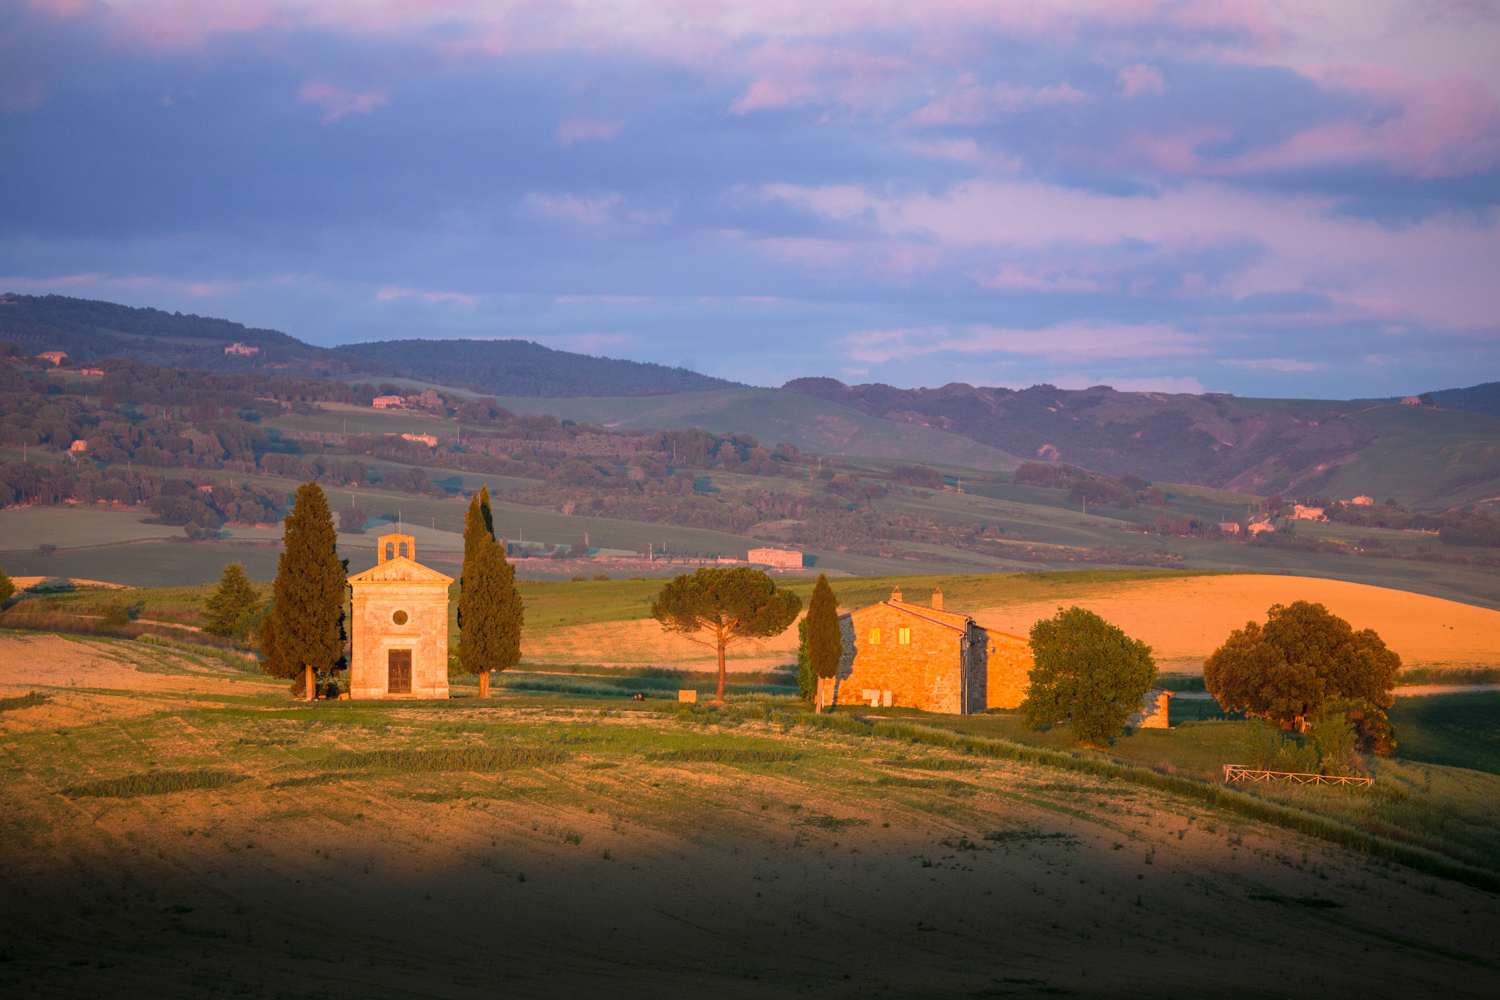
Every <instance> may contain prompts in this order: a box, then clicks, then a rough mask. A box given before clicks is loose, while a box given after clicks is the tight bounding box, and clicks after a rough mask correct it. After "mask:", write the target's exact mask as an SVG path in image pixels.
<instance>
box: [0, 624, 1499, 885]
mask: <svg viewBox="0 0 1500 1000" xmlns="http://www.w3.org/2000/svg"><path fill="white" fill-rule="evenodd" d="M141 645H143V644H140V643H114V644H113V647H114V648H116V649H118V650H120V651H121V655H137V656H138V657H139V658H141V659H142V661H143V666H146V667H147V668H149V669H153V670H168V671H170V669H171V668H170V666H163V665H156V666H151V665H150V664H165V663H167V662H168V661H169V659H170V655H171V651H170V650H165V649H153V650H147V649H138V647H140V646H141ZM695 680H696V679H695ZM678 683H681V682H680V681H678V680H677V679H675V678H670V677H658V678H651V677H622V676H613V677H586V676H560V675H542V674H535V673H521V672H518V673H515V674H507V675H502V676H501V678H500V679H499V681H498V682H497V684H496V685H495V688H494V690H495V695H496V697H494V698H492V699H490V700H489V701H480V700H478V699H477V698H474V697H472V696H470V694H471V693H470V691H469V689H468V688H467V687H466V686H463V685H460V686H459V688H458V694H459V696H457V697H455V698H453V699H450V700H448V701H442V702H436V701H427V702H423V701H415V702H413V701H403V702H314V703H305V702H293V701H289V700H288V698H287V696H286V695H285V693H284V691H283V690H281V688H280V685H279V684H278V683H276V682H267V683H264V684H259V685H251V686H248V687H247V688H246V693H245V694H242V695H234V696H218V697H205V696H202V695H193V694H189V693H186V692H185V693H183V694H182V695H180V696H178V699H177V700H178V701H179V703H178V704H174V698H173V696H172V695H171V694H170V692H168V693H165V694H163V693H161V692H153V693H152V694H151V695H150V697H151V699H152V700H153V703H154V704H156V705H158V706H159V707H158V709H157V711H155V712H154V713H152V714H149V715H145V716H138V717H135V718H128V719H120V720H116V721H112V722H111V723H110V724H109V725H95V724H83V725H75V726H70V727H66V728H64V729H55V728H53V729H47V730H38V731H32V732H13V733H11V734H9V735H7V737H6V744H7V747H6V749H7V757H8V760H9V761H10V764H11V766H10V767H9V768H8V769H7V770H6V772H5V774H4V775H0V787H4V786H5V785H6V784H8V783H10V782H14V781H17V780H23V779H22V777H21V776H23V775H24V780H27V781H36V782H40V783H41V784H42V785H43V786H45V787H49V788H53V789H55V790H58V791H60V792H61V793H62V794H64V795H68V796H72V797H78V798H93V797H122V796H123V797H137V796H143V795H156V794H164V793H171V792H182V791H188V792H191V791H193V790H195V789H197V790H206V789H216V790H218V791H219V792H226V791H227V792H231V793H234V790H236V789H249V790H251V791H256V792H257V793H258V792H259V791H261V790H269V791H270V792H272V793H285V794H287V795H304V794H310V793H311V791H316V790H317V789H320V788H328V789H332V790H335V791H338V790H342V791H341V792H340V794H344V793H348V792H353V793H355V794H356V795H382V794H385V795H397V796H405V797H416V798H422V799H423V800H424V801H444V800H446V799H455V800H457V799H478V800H495V799H513V798H517V797H521V798H528V799H529V798H533V797H535V796H538V795H541V796H544V797H546V798H547V799H548V800H549V801H559V799H558V797H559V796H560V797H561V799H560V800H561V801H574V800H575V799H576V798H577V797H578V796H583V795H586V794H587V792H586V785H587V782H586V780H585V777H586V775H587V774H588V773H589V772H590V771H592V770H599V769H603V768H626V769H631V770H632V771H633V772H634V773H639V774H642V775H647V774H649V773H650V769H651V768H652V767H655V766H659V765H660V764H664V763H671V764H675V765H681V764H684V763H687V764H693V765H694V766H732V767H747V768H775V769H782V770H783V771H785V769H792V770H793V771H794V772H795V774H796V775H797V776H798V779H799V781H801V782H802V783H803V784H804V785H805V789H804V792H805V795H804V797H803V799H802V801H803V802H808V803H814V802H817V801H820V800H822V799H825V798H827V797H828V796H830V795H832V794H842V793H845V792H847V791H848V790H850V789H858V790H859V793H860V794H861V795H868V796H870V797H872V800H873V801H874V802H875V803H876V804H877V808H878V803H879V801H880V800H881V799H882V798H885V797H892V801H897V800H900V801H906V800H905V799H904V798H903V797H905V796H913V795H919V796H930V795H937V796H938V797H939V798H942V797H943V796H947V797H949V799H950V800H951V801H954V802H958V803H961V802H962V801H963V800H964V798H965V797H966V796H972V795H974V794H976V792H977V791H978V790H979V789H977V788H976V787H975V785H974V784H973V782H974V780H975V778H977V777H979V776H981V775H982V774H983V773H984V771H985V768H986V767H988V766H990V764H989V763H988V762H987V760H986V755H987V754H988V755H990V756H998V757H1001V758H1009V759H1024V756H1022V757H1020V758H1017V756H1016V755H1017V753H1018V752H1021V751H1025V749H1026V748H1028V747H1031V748H1036V749H1037V750H1038V751H1052V752H1054V753H1055V754H1058V755H1060V756H1056V757H1054V758H1045V759H1046V760H1055V761H1056V762H1057V763H1056V765H1053V764H1045V765H1044V766H1042V768H1041V770H1039V771H1038V772H1036V773H1037V774H1038V776H1042V775H1047V774H1054V775H1055V777H1054V778H1051V779H1047V780H1051V781H1052V782H1054V784H1055V785H1056V787H1057V788H1059V789H1063V788H1066V789H1073V790H1074V791H1075V792H1076V790H1077V787H1076V786H1077V780H1078V778H1079V775H1077V774H1074V773H1070V772H1078V771H1088V769H1089V768H1092V767H1094V766H1095V763H1094V762H1097V763H1098V764H1099V765H1107V766H1108V767H1112V768H1115V770H1114V771H1110V772H1108V773H1109V774H1113V775H1114V779H1113V780H1109V779H1108V778H1106V780H1105V783H1104V785H1096V787H1095V788H1094V790H1092V791H1091V792H1090V793H1089V797H1087V798H1086V799H1082V800H1077V801H1076V802H1075V801H1074V800H1075V799H1077V797H1076V795H1075V796H1074V799H1070V800H1068V801H1069V802H1070V803H1073V804H1071V805H1068V808H1093V807H1095V806H1098V807H1101V808H1104V809H1105V810H1106V811H1108V810H1109V809H1119V808H1125V807H1126V804H1127V803H1129V802H1130V801H1132V800H1133V799H1134V798H1136V797H1138V796H1140V795H1141V794H1143V792H1144V791H1145V790H1146V789H1148V788H1153V787H1156V786H1158V785H1160V787H1162V788H1167V787H1171V788H1177V787H1178V786H1177V785H1170V786H1169V785H1165V784H1161V783H1162V782H1164V781H1176V782H1179V783H1180V782H1187V784H1183V785H1181V788H1182V789H1187V790H1191V789H1192V788H1200V789H1202V796H1203V797H1204V798H1205V801H1209V802H1212V801H1216V800H1215V798H1214V797H1215V796H1217V795H1218V794H1219V793H1218V792H1216V791H1214V789H1215V788H1216V787H1217V785H1216V783H1215V780H1214V779H1215V778H1216V777H1217V776H1218V774H1219V773H1220V768H1221V767H1222V765H1223V764H1224V763H1233V762H1237V759H1238V758H1239V756H1240V747H1241V744H1242V742H1243V740H1244V731H1245V724H1244V723H1242V722H1237V721H1205V722H1183V723H1179V724H1178V726H1177V728H1175V729H1172V730H1150V731H1145V730H1143V731H1137V732H1134V733H1131V734H1129V735H1126V736H1122V737H1120V738H1118V739H1117V740H1115V741H1114V743H1113V744H1112V745H1111V746H1109V747H1107V748H1104V749H1103V750H1099V751H1086V750H1078V749H1076V748H1074V747H1072V745H1071V744H1070V743H1069V741H1068V738H1067V734H1066V733H1065V732H1064V731H1061V730H1057V729H1054V730H1049V731H1045V732H1032V731H1028V730H1026V729H1024V728H1023V727H1022V726H1021V724H1020V720H1019V718H1018V716H1017V715H1015V714H1014V713H994V714H988V715H984V716H975V717H952V716H935V715H929V714H924V713H916V712H909V711H900V710H874V711H872V710H867V709H862V708H844V709H840V710H839V711H838V712H837V713H834V714H833V715H831V716H822V717H818V716H812V715H809V714H806V712H805V710H804V709H802V708H800V707H799V706H798V705H797V704H795V703H793V702H792V701H791V699H790V698H789V696H788V695H787V694H786V692H785V688H782V687H780V686H775V685H741V686H739V687H741V688H743V690H735V691H733V694H734V695H735V698H734V701H733V703H732V704H731V706H730V707H729V708H728V709H726V710H722V711H719V710H714V709H711V708H709V707H708V706H706V705H701V704H700V705H697V706H679V705H675V704H670V703H669V702H668V701H666V700H664V699H666V698H669V697H670V691H671V690H672V689H673V688H674V687H675V685H677V684H678ZM689 686H694V687H698V688H699V689H700V690H701V689H702V686H701V685H700V684H697V683H693V682H690V683H689ZM638 691H640V692H645V693H648V694H649V695H650V696H651V700H649V701H647V702H645V703H641V702H633V701H631V700H629V699H630V696H631V695H632V694H634V693H636V692H638ZM38 693H39V694H40V695H42V696H46V695H47V693H48V691H46V690H39V691H38ZM119 693H120V694H127V693H128V692H119ZM1421 701H1423V703H1424V707H1423V709H1422V710H1421V711H1419V712H1417V713H1416V714H1415V715H1414V716H1411V717H1408V716H1407V715H1402V714H1401V713H1400V712H1398V713H1397V716H1396V717H1397V720H1398V721H1397V735H1398V739H1400V740H1401V741H1402V745H1403V747H1418V748H1420V747H1421V746H1422V744H1423V741H1424V740H1425V741H1428V743H1429V744H1430V745H1432V746H1436V745H1438V743H1439V742H1440V743H1441V744H1442V749H1441V750H1440V751H1439V752H1440V753H1443V754H1447V755H1449V756H1450V757H1454V758H1457V757H1462V756H1463V754H1465V753H1466V752H1468V751H1467V750H1466V749H1465V747H1471V748H1472V747H1476V746H1482V745H1484V744H1485V743H1486V741H1488V743H1489V749H1488V750H1487V751H1482V752H1483V753H1489V754H1491V755H1493V740H1494V738H1495V731H1496V730H1495V727H1494V725H1493V724H1492V723H1488V722H1486V719H1492V718H1493V717H1494V708H1495V706H1496V704H1497V700H1496V699H1494V698H1492V699H1491V700H1490V701H1489V702H1488V703H1483V702H1477V701H1476V702H1473V703H1472V704H1468V703H1466V702H1464V701H1463V700H1461V699H1460V700H1452V699H1421ZM1439 703H1442V704H1441V705H1440V704H1439ZM1431 706H1438V707H1436V708H1434V707H1431ZM16 710H17V711H28V710H30V708H29V707H19V708H17V709H16ZM517 713H520V714H519V715H518V714H517ZM871 723H879V725H875V726H874V728H873V729H872V727H871ZM913 724H914V725H913ZM815 734H816V735H817V739H816V740H814V741H811V742H809V741H808V740H806V739H805V738H804V737H806V736H809V735H815ZM944 734H947V735H944ZM950 737H952V738H960V737H961V738H967V739H969V740H970V741H971V742H970V744H964V743H962V741H961V740H960V742H958V743H953V744H952V746H951V747H949V748H947V749H944V747H945V746H946V744H945V741H948V742H950V743H951V742H952V740H951V739H950ZM788 738H790V739H791V740H793V741H794V743H793V744H791V745H789V744H788V743H787V739H788ZM1434 741H1437V742H1434ZM1465 741H1467V742H1465ZM981 745H982V746H981ZM350 748H355V749H353V750H351V749H350ZM966 748H967V749H966ZM1007 748H1012V749H1007ZM981 749H982V750H984V752H983V753H980V752H979V751H980V750H981ZM955 754H956V756H955ZM1490 760H1491V761H1493V756H1491V758H1490ZM699 762H701V763H699ZM1476 762H1477V761H1473V760H1471V762H1470V766H1468V767H1462V766H1457V765H1456V764H1454V763H1435V762H1427V761H1420V760H1413V759H1412V758H1410V757H1408V756H1405V755H1403V756H1400V757H1397V758H1396V759H1394V760H1380V759H1374V760H1371V762H1370V767H1371V768H1372V770H1373V772H1374V774H1375V776H1376V778H1377V781H1376V785H1375V786H1374V788H1373V789H1369V790H1360V789H1347V788H1302V787H1291V788H1288V787H1283V786H1251V787H1247V788H1245V789H1243V790H1242V792H1243V794H1242V795H1241V797H1240V798H1238V799H1234V800H1233V802H1240V803H1247V805H1243V806H1234V809H1239V810H1240V811H1246V810H1249V812H1247V815H1256V816H1258V817H1260V818H1266V816H1270V817H1272V821H1273V822H1281V823H1284V825H1291V827H1292V828H1293V829H1302V830H1304V831H1308V832H1311V831H1314V830H1317V829H1321V827H1318V826H1317V824H1318V823H1325V824H1326V822H1327V821H1328V820H1336V821H1337V822H1338V823H1340V824H1343V826H1342V827H1340V828H1339V829H1344V830H1353V831H1363V832H1361V833H1359V836H1362V837H1368V836H1370V835H1375V836H1377V837H1379V838H1385V839H1382V840H1381V843H1395V842H1393V841H1390V840H1389V838H1391V837H1394V838H1396V841H1398V842H1400V843H1403V844H1406V845H1416V846H1418V847H1425V848H1428V849H1431V850H1433V851H1436V852H1437V853H1438V855H1445V856H1447V857H1449V858H1453V859H1457V860H1458V861H1461V862H1463V863H1465V864H1469V865H1474V866H1478V867H1480V868H1483V869H1486V870H1488V871H1489V872H1492V873H1493V872H1496V871H1500V776H1497V775H1496V774H1492V773H1487V772H1486V771H1485V770H1482V769H1479V768H1478V767H1475V766H1474V763H1476ZM1491 766H1492V764H1491ZM892 767H899V768H903V769H905V770H906V773H907V774H908V775H913V774H915V777H901V776H893V775H892V774H891V773H890V770H889V769H890V768H892ZM932 771H937V772H950V773H943V774H941V775H939V776H937V777H930V778H929V777H927V776H925V775H924V774H923V772H932ZM1086 780H1093V781H1095V782H1097V779H1086ZM1028 787H1031V788H1032V790H1033V791H1036V790H1038V789H1040V788H1044V787H1045V788H1050V787H1053V785H1043V786H1035V787H1032V786H1028ZM303 789H307V790H310V792H308V793H304V792H303V791H301V790H303ZM318 794H320V795H321V794H323V793H321V792H320V793H318ZM311 801H318V800H317V799H314V800H311ZM674 801H675V800H670V799H668V800H667V801H666V803H663V802H660V801H658V802H656V803H655V806H654V807H658V808H668V809H673V808H684V809H687V808H692V807H690V806H688V805H686V804H681V805H675V804H673V802H674ZM1256 801H1261V802H1264V803H1266V804H1267V808H1268V809H1270V810H1271V811H1270V812H1269V813H1265V812H1264V811H1263V812H1261V813H1256V812H1254V810H1255V808H1258V807H1254V806H1253V803H1254V802H1256ZM1231 804H1232V803H1231ZM1205 808H1206V811H1207V813H1208V815H1209V817H1210V818H1212V817H1213V815H1214V813H1215V810H1216V807H1213V806H1208V807H1205ZM1278 810H1279V811H1278ZM811 812H817V810H810V814H811ZM946 814H951V813H946ZM1226 819H1227V820H1229V821H1230V822H1235V821H1236V820H1235V818H1234V816H1233V815H1232V810H1231V812H1230V813H1226V814H1224V815H1223V816H1222V817H1221V818H1219V819H1218V820H1216V821H1215V822H1223V821H1224V820H1226ZM1341 836H1342V835H1341ZM1407 849H1409V848H1406V847H1394V846H1393V847H1391V848H1390V850H1392V851H1397V852H1399V851H1400V850H1407ZM1434 863H1436V862H1434Z"/></svg>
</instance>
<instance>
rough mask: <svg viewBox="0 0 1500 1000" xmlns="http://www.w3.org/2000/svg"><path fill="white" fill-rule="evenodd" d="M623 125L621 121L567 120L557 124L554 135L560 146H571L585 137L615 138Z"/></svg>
mask: <svg viewBox="0 0 1500 1000" xmlns="http://www.w3.org/2000/svg"><path fill="white" fill-rule="evenodd" d="M623 127H624V126H623V123H621V122H607V121H567V122H562V123H561V124H559V125H558V126H557V131H556V132H555V133H554V137H555V138H556V139H557V144H558V145H559V146H571V145H573V143H575V142H583V141H584V140H585V139H613V138H614V137H615V136H617V135H619V134H620V129H621V128H623Z"/></svg>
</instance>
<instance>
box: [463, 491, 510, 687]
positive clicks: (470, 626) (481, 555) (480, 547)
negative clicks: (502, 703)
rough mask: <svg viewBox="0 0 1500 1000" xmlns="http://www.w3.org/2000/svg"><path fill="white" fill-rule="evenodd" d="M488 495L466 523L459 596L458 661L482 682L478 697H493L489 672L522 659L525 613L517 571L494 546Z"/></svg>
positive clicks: (478, 498)
mask: <svg viewBox="0 0 1500 1000" xmlns="http://www.w3.org/2000/svg"><path fill="white" fill-rule="evenodd" d="M494 523H495V522H494V515H493V514H492V512H491V510H490V491H489V488H488V487H480V490H479V492H478V493H476V494H475V495H474V498H473V499H472V500H470V501H469V513H468V515H467V516H466V517H465V519H464V568H463V573H462V574H461V576H460V578H459V580H460V583H459V585H460V588H461V589H460V591H459V596H458V659H459V662H460V663H461V664H463V668H464V669H465V670H466V671H468V672H469V673H471V674H475V675H477V676H478V677H479V696H480V697H481V698H488V697H489V695H490V672H491V671H494V670H505V669H506V668H508V667H513V666H515V665H516V664H517V663H518V662H520V659H521V623H522V620H523V617H524V609H523V607H522V604H521V595H520V592H519V591H517V590H516V571H515V567H513V566H511V564H510V562H509V560H507V559H506V558H505V552H504V550H503V549H501V548H500V543H499V542H497V541H495V529H494Z"/></svg>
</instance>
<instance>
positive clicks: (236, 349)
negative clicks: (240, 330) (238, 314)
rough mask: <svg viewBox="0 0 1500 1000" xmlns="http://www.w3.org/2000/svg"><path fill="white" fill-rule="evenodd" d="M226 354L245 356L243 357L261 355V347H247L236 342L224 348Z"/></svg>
mask: <svg viewBox="0 0 1500 1000" xmlns="http://www.w3.org/2000/svg"><path fill="white" fill-rule="evenodd" d="M224 353H225V354H243V355H246V356H247V357H248V356H249V355H251V354H259V353H260V348H259V347H246V346H245V345H244V344H242V343H240V342H239V341H238V340H236V341H235V342H234V343H232V344H230V345H229V346H228V347H226V348H224Z"/></svg>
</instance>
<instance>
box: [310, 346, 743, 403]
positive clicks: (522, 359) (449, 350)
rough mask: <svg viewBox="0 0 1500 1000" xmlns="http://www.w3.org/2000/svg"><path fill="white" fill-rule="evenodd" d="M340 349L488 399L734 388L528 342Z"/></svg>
mask: <svg viewBox="0 0 1500 1000" xmlns="http://www.w3.org/2000/svg"><path fill="white" fill-rule="evenodd" d="M339 350H341V351H347V352H349V353H350V354H356V355H358V356H360V357H362V358H368V359H370V360H371V361H375V362H378V363H379V364H380V365H381V366H383V367H384V368H385V369H386V370H388V371H391V372H394V373H396V374H399V375H405V376H409V377H411V378H418V379H424V380H426V381H429V382H437V383H441V384H444V385H452V386H458V387H460V388H464V389H468V390H470V391H472V392H477V393H483V394H484V395H500V396H631V395H655V394H661V393H672V392H684V391H690V390H704V389H727V388H729V387H731V386H735V385H737V383H735V382H730V381H728V380H726V379H721V378H713V377H712V376H709V375H700V374H698V373H697V372H695V371H689V370H688V369H686V368H668V367H667V366H665V365H657V364H650V363H647V362H641V361H618V360H615V359H613V358H596V357H592V356H590V355H587V354H573V353H571V352H568V351H555V350H553V349H552V348H550V347H543V346H542V345H541V344H536V343H532V342H530V341H526V340H444V341H438V342H434V341H431V340H387V341H376V342H373V343H367V344H345V345H344V346H343V347H341V348H339Z"/></svg>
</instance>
